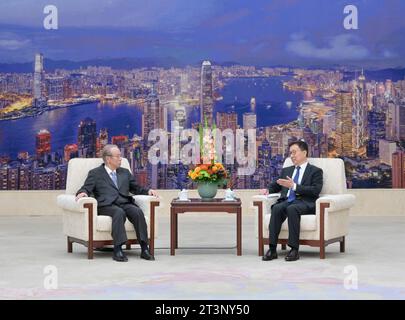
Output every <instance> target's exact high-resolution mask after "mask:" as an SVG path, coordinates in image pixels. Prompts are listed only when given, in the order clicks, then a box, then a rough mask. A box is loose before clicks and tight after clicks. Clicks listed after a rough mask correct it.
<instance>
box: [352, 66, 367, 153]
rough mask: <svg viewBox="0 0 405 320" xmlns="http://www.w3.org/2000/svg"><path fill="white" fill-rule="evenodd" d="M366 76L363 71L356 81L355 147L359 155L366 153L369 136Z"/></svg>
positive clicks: (354, 107) (354, 109) (354, 110)
mask: <svg viewBox="0 0 405 320" xmlns="http://www.w3.org/2000/svg"><path fill="white" fill-rule="evenodd" d="M365 81H366V78H365V76H364V73H363V71H362V73H361V75H360V76H359V78H358V81H356V83H355V86H354V97H353V98H354V103H353V115H354V132H353V134H354V137H353V144H354V145H353V148H354V150H355V151H356V153H357V154H358V155H364V154H365V152H364V151H365V149H364V146H365V142H366V138H367V130H366V128H367V92H366V84H365Z"/></svg>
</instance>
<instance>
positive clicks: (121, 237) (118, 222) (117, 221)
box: [97, 204, 127, 246]
mask: <svg viewBox="0 0 405 320" xmlns="http://www.w3.org/2000/svg"><path fill="white" fill-rule="evenodd" d="M97 211H98V215H100V216H110V217H111V218H112V231H111V236H112V238H113V241H114V246H119V245H122V244H123V243H125V242H126V241H127V234H126V232H125V226H124V225H125V220H126V217H125V211H124V210H123V209H122V208H120V207H118V206H116V205H114V204H113V205H111V206H106V207H100V208H98V209H97Z"/></svg>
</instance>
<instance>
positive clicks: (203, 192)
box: [198, 181, 218, 200]
mask: <svg viewBox="0 0 405 320" xmlns="http://www.w3.org/2000/svg"><path fill="white" fill-rule="evenodd" d="M217 191H218V182H212V181H201V182H199V183H198V194H199V195H200V197H201V199H202V200H210V199H213V198H214V197H215V196H216V194H217Z"/></svg>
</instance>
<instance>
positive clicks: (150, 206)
mask: <svg viewBox="0 0 405 320" xmlns="http://www.w3.org/2000/svg"><path fill="white" fill-rule="evenodd" d="M132 197H133V199H134V201H135V203H136V204H137V205H138V206H139V208H141V209H142V211H143V214H144V215H147V216H149V228H150V232H149V235H150V239H151V241H150V250H151V253H152V254H153V252H154V246H155V244H154V239H155V237H156V234H157V232H156V231H157V230H156V226H155V208H156V207H159V205H160V199H159V198H158V197H154V196H147V195H135V196H132Z"/></svg>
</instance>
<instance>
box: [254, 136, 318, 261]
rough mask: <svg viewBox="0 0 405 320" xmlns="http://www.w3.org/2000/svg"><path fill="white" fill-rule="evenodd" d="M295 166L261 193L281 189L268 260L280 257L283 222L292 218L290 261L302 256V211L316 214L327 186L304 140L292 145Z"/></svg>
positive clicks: (273, 215)
mask: <svg viewBox="0 0 405 320" xmlns="http://www.w3.org/2000/svg"><path fill="white" fill-rule="evenodd" d="M289 149H290V157H291V160H292V162H293V164H294V165H293V166H291V167H287V168H284V169H283V170H282V171H281V175H280V177H279V179H278V180H277V181H275V182H272V183H271V184H270V186H269V189H263V190H261V194H268V193H278V192H281V196H280V198H279V199H278V200H277V203H276V204H274V205H273V206H272V208H271V218H270V225H269V233H270V236H269V238H270V241H269V242H270V248H269V250H268V251H267V252H266V254H265V255H264V256H263V260H264V261H269V260H273V259H277V251H276V248H277V241H278V236H279V234H280V230H281V225H282V224H283V222H284V221H285V219H287V218H288V246H289V247H290V248H291V250H290V252H289V253H288V254H287V256H286V257H285V260H287V261H295V260H298V259H299V254H298V249H299V235H300V222H301V215H304V214H315V201H316V199H318V197H319V194H320V193H321V190H322V186H323V171H322V169H320V168H318V167H316V166H313V165H311V164H309V163H308V158H307V157H308V145H307V144H306V143H305V142H304V141H294V142H292V143H290V145H289Z"/></svg>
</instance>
